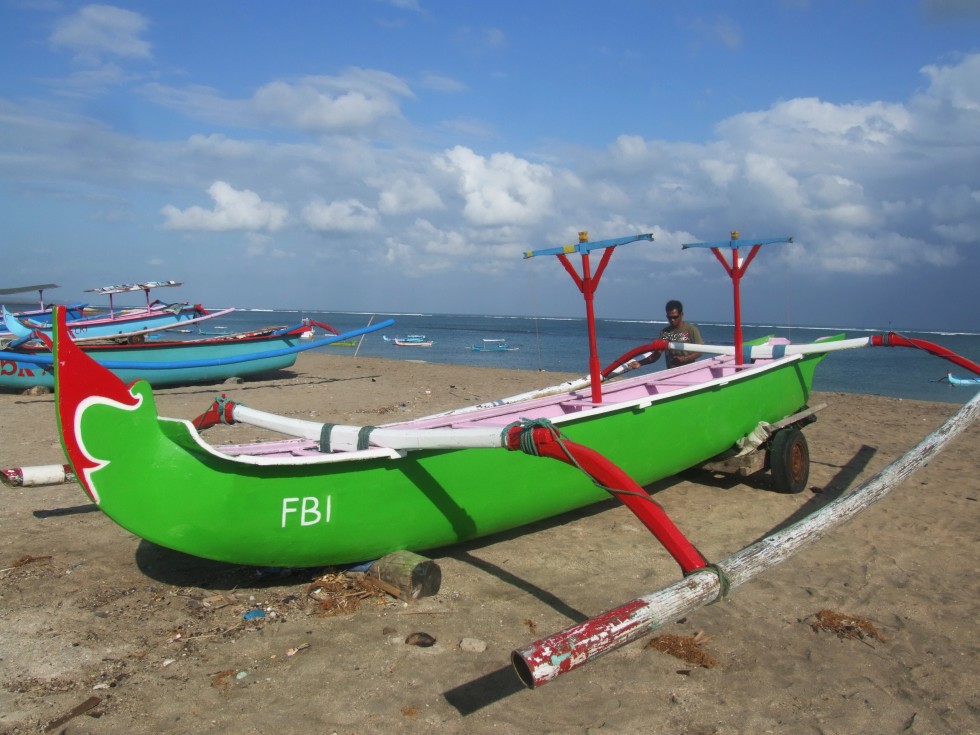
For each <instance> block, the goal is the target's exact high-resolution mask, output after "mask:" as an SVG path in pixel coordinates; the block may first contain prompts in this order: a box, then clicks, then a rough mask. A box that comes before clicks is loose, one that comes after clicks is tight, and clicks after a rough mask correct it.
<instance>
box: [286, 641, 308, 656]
mask: <svg viewBox="0 0 980 735" xmlns="http://www.w3.org/2000/svg"><path fill="white" fill-rule="evenodd" d="M309 647H310V644H309V643H303V644H301V645H299V646H294V647H293V648H290V649H289V650H288V651H286V655H287V656H295V655H296V654H297V653H299V652H300V651H305V650H306V649H307V648H309Z"/></svg>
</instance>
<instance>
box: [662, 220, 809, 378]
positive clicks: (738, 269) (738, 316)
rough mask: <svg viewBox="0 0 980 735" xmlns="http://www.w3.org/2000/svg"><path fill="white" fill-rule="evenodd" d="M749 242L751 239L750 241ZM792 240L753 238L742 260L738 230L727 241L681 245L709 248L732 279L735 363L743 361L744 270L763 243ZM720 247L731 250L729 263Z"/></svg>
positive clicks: (784, 238) (786, 238)
mask: <svg viewBox="0 0 980 735" xmlns="http://www.w3.org/2000/svg"><path fill="white" fill-rule="evenodd" d="M750 242H751V241H750ZM784 242H793V238H792V237H771V238H767V239H765V240H755V241H754V242H752V243H751V248H752V249H751V250H750V251H749V255H748V257H747V258H746V259H745V260H744V261H743V260H740V259H739V252H738V249H739V247H740V246H742V244H743V243H742V242H740V241H739V239H738V231H737V230H736V231H735V232H732V235H731V239H730V240H728V241H725V240H722V241H719V242H692V243H687V244H685V245H682V246H681V247H682V248H683V249H685V250H686V249H687V248H710V249H711V252H712V253H714V254H715V257H716V258H717V259H718V262H719V263H721V265H722V267H723V268H724V269H725V271H726V272H727V273H728V277H729V278H731V279H732V295H733V298H734V302H735V303H734V312H735V313H734V316H735V335H734V344H735V364H736V365H742V364H743V363H744V361H745V358H744V356H743V355H742V342H743V340H742V295H741V282H742V276H744V275H745V271H746V270H748V267H749V264H750V263H751V262H752V261H753V260H754V259H755V256H756V253H758V252H759V248H760V247H762V246H763V245H772V244H775V243H784ZM722 248H729V249H730V250H731V251H732V262H731V264H729V263H728V261H727V260H725V255H724V254H723V253H722Z"/></svg>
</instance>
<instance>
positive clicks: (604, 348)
mask: <svg viewBox="0 0 980 735" xmlns="http://www.w3.org/2000/svg"><path fill="white" fill-rule="evenodd" d="M302 317H309V318H311V319H315V320H317V321H320V322H324V323H327V324H330V325H331V326H333V327H335V328H336V329H338V330H340V331H341V332H344V331H348V330H352V329H358V328H360V327H363V326H365V325H367V324H368V323H369V322H371V323H375V324H376V323H378V322H381V321H383V320H385V319H394V320H395V324H394V325H393V326H390V327H388V328H386V329H384V330H381V331H378V332H372V333H370V334H368V335H366V336H365V337H364V338H363V340H361V341H360V343H359V345H358V346H357V347H354V346H340V345H331V346H327V347H322V348H317V349H318V350H322V351H326V352H329V353H331V354H347V355H353V354H355V350H357V354H359V355H367V356H372V357H385V358H389V359H394V360H424V361H427V362H434V363H444V364H451V365H483V366H492V367H501V368H511V369H521V370H545V371H549V372H565V373H569V372H570V373H579V374H581V375H586V374H588V372H589V369H588V357H589V347H588V334H587V328H586V322H585V319H584V318H567V319H565V318H540V317H539V318H532V317H517V316H477V315H465V314H381V313H378V314H364V313H351V312H324V311H302V312H301V311H261V310H239V311H237V312H234V313H233V314H229V315H228V316H225V317H221V318H220V319H217V320H215V321H214V322H209V323H207V326H203V327H202V329H205V330H208V331H223V330H224V331H232V332H233V331H240V330H244V329H254V328H257V327H263V326H269V325H273V324H276V325H293V324H296V323H298V322H299V321H300V319H301V318H302ZM663 325H664V323H663V322H662V321H652V320H651V321H641V320H611V319H599V320H597V321H596V335H597V344H598V351H599V359H600V363H601V365H602V366H603V367H605V366H606V365H608V364H609V363H611V362H612V361H613V360H614V359H615V358H617V357H619V356H620V355H622V354H624V353H626V352H628V351H629V350H631V349H632V348H634V347H636V346H638V345H641V344H645V343H647V342H649V341H651V340H653V339H656V338H657V337H658V336H659V334H660V329H661V328H662V327H663ZM698 326H699V327H700V328H701V334H702V336H703V338H704V340H705V342H707V343H710V344H732V341H733V330H732V325H730V324H708V323H698ZM742 332H743V336H744V338H745V339H752V338H754V337H760V336H764V335H770V334H775V335H777V336H780V337H786V338H789V339H790V340H792V341H793V342H812V341H814V340H816V339H817V338H819V337H823V336H827V335H834V334H845V335H846V336H847V337H866V336H870V335H873V334H879V333H881V332H880V330H872V329H866V328H860V327H857V328H855V327H847V328H844V327H840V328H836V327H799V326H794V327H786V326H778V325H743V328H742ZM408 334H422V335H425V336H426V338H427V339H431V340H432V341H433V345H432V347H399V346H397V345H395V344H393V343H392V342H387V341H385V340H384V339H383V336H387V337H389V338H391V337H397V336H405V335H408ZM901 334H902V336H905V337H913V338H917V339H923V340H928V341H929V342H933V343H936V344H939V345H941V346H942V347H945V348H947V349H949V350H952V351H953V352H955V353H957V354H959V355H962V356H963V357H966V358H967V359H969V360H972V361H973V362H980V334H972V333H966V334H964V333H943V332H901ZM485 339H498V340H499V339H503V340H506V342H507V343H508V344H509V345H511V346H512V347H517V348H518V349H517V350H516V351H513V352H478V351H474V350H473V349H472V347H473V345H479V344H482V342H483V340H485ZM662 367H663V361H660V362H658V363H657V364H656V365H654V366H653V368H652V369H662ZM950 371H951V372H952V373H953V374H954V375H957V376H959V377H971V376H970V374H969V373H968V372H966V371H964V370H963V369H962V368H960V367H958V366H956V365H954V364H953V363H951V362H948V361H946V360H943V359H941V358H938V357H935V356H933V355H930V354H929V353H927V352H924V351H922V350H917V349H912V348H906V347H866V348H860V349H855V350H844V351H841V352H835V353H831V354H829V355H828V356H827V358H826V359H825V360H824V361H823V362H822V363H821V365H820V366H819V367H818V368H817V372H816V377H815V380H814V390H819V391H832V392H843V393H865V394H871V395H881V396H890V397H893V398H913V399H920V400H927V401H942V402H947V403H966V402H967V401H968V400H969V399H970V398H972V397H973V395H974V390H973V389H971V388H963V387H953V386H951V385H950V384H949V383H948V381H946V380H944V378H945V376H946V374H947V372H950Z"/></svg>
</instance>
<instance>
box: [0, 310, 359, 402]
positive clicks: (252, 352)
mask: <svg viewBox="0 0 980 735" xmlns="http://www.w3.org/2000/svg"><path fill="white" fill-rule="evenodd" d="M316 327H319V328H321V329H323V330H324V331H325V332H327V333H330V334H334V335H338V333H337V330H335V329H334V328H333V327H331V326H329V325H327V324H323V323H321V322H316V321H313V320H311V319H303V320H302V321H301V322H300V323H299V324H296V325H295V326H292V327H269V328H267V329H261V330H254V331H250V332H240V333H233V334H226V335H222V336H212V337H204V338H199V339H187V340H171V341H164V340H155V341H150V342H143V343H126V344H112V343H103V344H85V345H84V346H83V347H81V346H80V349H83V350H84V351H85V353H86V354H87V355H89V356H90V357H91V358H92V359H94V360H96V361H97V362H98V363H99V364H101V365H103V366H104V367H105V368H106V369H108V370H110V371H111V372H112V374H114V375H115V376H116V377H117V378H118V379H119V380H122V381H123V382H126V383H129V382H132V381H134V380H145V381H147V382H148V383H150V384H151V385H153V386H157V387H161V386H169V385H186V384H189V383H208V382H210V383H213V382H220V381H222V380H227V379H228V378H231V377H239V378H240V377H246V376H256V375H260V374H263V373H268V372H272V371H275V370H282V369H285V368H288V367H291V366H292V365H294V364H295V363H296V357H297V355H298V354H299V352H301V351H304V350H306V349H311V348H315V347H318V346H326V345H328V344H332V343H333V342H334V341H337V340H341V341H342V340H346V339H349V338H351V337H353V336H356V335H357V334H363V333H365V331H366V330H363V329H359V330H354V331H352V332H346V333H345V334H343V335H338V336H336V337H328V338H326V339H321V340H315V339H313V333H312V332H313V330H314V328H316ZM367 331H370V330H367ZM76 344H77V343H76ZM53 361H54V357H53V355H52V353H51V351H50V349H49V348H47V347H45V346H43V345H40V346H39V345H36V344H35V345H33V346H30V345H23V346H20V347H18V348H16V349H11V348H7V349H4V350H0V389H5V390H23V389H25V388H31V387H35V386H40V387H48V388H53V387H54V385H55V380H54V371H53V369H52V363H53Z"/></svg>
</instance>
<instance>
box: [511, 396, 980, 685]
mask: <svg viewBox="0 0 980 735" xmlns="http://www.w3.org/2000/svg"><path fill="white" fill-rule="evenodd" d="M978 414H980V393H977V395H976V396H974V397H973V399H972V400H971V401H970V402H969V403H967V404H966V405H965V406H963V408H961V409H960V410H959V411H958V412H957V413H956V414H955V415H953V416H952V417H951V418H950V419H949V420H948V421H947V422H946V423H945V424H943V425H942V426H940V427H939V428H938V429H936V430H935V431H934V432H932V433H931V434H929V435H928V436H927V437H926V438H925V439H923V440H922V441H921V442H920V443H919V444H918V445H916V446H915V447H914V448H912V449H911V450H909V451H908V452H907V453H906V454H905V455H903V456H902V457H900V458H898V459H897V460H895V461H894V462H892V463H891V464H890V465H888V466H887V467H885V468H884V469H883V470H881V472H879V473H878V474H876V475H875V476H874V477H872V478H871V479H869V480H868V481H867V482H865V483H863V484H862V485H860V486H859V487H858V488H857V489H855V490H854V491H853V492H852V493H850V494H848V495H846V496H844V497H841V498H838V499H837V500H835V501H833V502H832V503H829V504H828V505H826V506H825V507H824V508H822V509H821V510H819V511H817V512H815V513H813V514H811V515H809V516H807V517H806V518H804V519H803V520H801V521H799V522H797V523H794V524H793V525H791V526H788V527H787V528H785V529H783V530H781V531H778V532H776V533H774V534H772V535H771V536H767V537H766V538H764V539H762V540H761V541H758V542H756V543H754V544H752V545H751V546H747V547H746V548H744V549H742V550H741V551H738V552H736V553H734V554H732V555H731V556H729V557H728V558H726V559H725V560H724V561H721V562H719V563H718V564H717V565H715V566H716V567H717V571H715V570H713V569H703V570H699V571H695V572H693V573H691V574H690V575H688V576H687V577H685V578H684V579H682V580H680V581H679V582H675V583H674V584H672V585H670V586H668V587H664V588H663V589H661V590H658V591H657V592H654V593H652V594H649V595H645V596H643V597H638V598H636V599H634V600H631V601H630V602H628V603H626V604H625V605H622V606H621V607H618V608H615V609H613V610H610V611H608V612H605V613H603V614H602V615H599V616H597V617H595V618H592V619H591V620H587V621H585V622H584V623H580V624H578V625H575V626H572V627H570V628H566V629H565V630H563V631H561V632H559V633H555V634H554V635H552V636H549V637H548V638H543V639H541V640H539V641H536V642H535V643H531V644H529V645H528V646H525V647H524V648H520V649H517V650H516V651H514V652H513V653H512V654H511V663H512V664H513V666H514V670H515V672H516V673H517V676H518V677H519V678H520V680H521V681H522V682H523V683H524V684H525V686H527V687H529V688H534V687H538V686H541V685H542V684H547V683H548V682H549V681H552V680H554V679H556V678H557V677H558V676H560V675H561V674H564V673H566V672H568V671H571V670H572V669H576V668H578V667H579V666H582V665H583V664H585V663H588V662H589V661H591V660H592V659H594V658H597V657H598V656H601V655H602V654H604V653H608V652H609V651H612V650H614V649H616V648H619V647H620V646H623V645H625V644H627V643H629V642H631V641H634V640H636V639H637V638H641V637H642V636H645V635H647V634H648V633H651V632H653V631H654V630H656V629H657V628H659V627H661V626H662V625H664V624H666V623H668V622H670V621H671V620H676V619H677V618H679V617H682V616H684V615H686V614H688V613H690V612H691V611H693V610H696V609H698V608H700V607H703V606H704V605H706V604H708V603H710V602H713V601H715V600H717V599H718V598H719V597H722V596H724V594H726V593H727V592H728V591H729V590H731V589H734V588H735V587H737V586H739V585H740V584H744V583H745V582H748V581H749V580H750V579H752V578H753V577H755V576H756V575H758V574H761V573H762V572H764V571H766V570H767V569H769V568H771V567H774V566H776V565H777V564H780V563H781V562H783V561H786V559H788V558H789V557H791V556H793V555H794V554H796V553H797V552H798V551H800V550H801V549H802V548H803V547H805V546H806V545H808V544H810V543H812V542H814V541H816V540H817V539H820V538H822V537H823V536H825V535H826V534H827V533H829V532H830V531H831V530H833V529H834V528H836V527H837V526H840V525H841V524H843V523H845V522H846V521H849V520H850V519H851V518H853V517H854V516H856V515H857V514H858V513H860V512H861V511H862V510H864V509H865V508H867V507H868V506H870V505H871V504H872V503H874V502H876V501H878V500H881V498H883V497H884V496H885V495H887V494H888V493H889V492H890V491H891V490H892V489H894V488H895V487H897V486H898V485H900V484H901V483H902V482H904V481H905V480H906V479H907V478H908V477H909V476H910V475H911V474H912V473H913V472H915V471H916V470H918V469H920V468H921V467H922V466H923V465H924V464H926V463H927V462H928V461H929V460H930V459H932V458H933V457H934V456H935V455H936V454H937V453H938V452H939V451H940V450H941V449H943V447H945V445H946V444H947V443H948V442H949V441H950V440H952V439H953V438H954V437H956V436H957V435H959V434H960V433H961V432H962V431H963V430H964V429H966V428H967V427H969V426H970V424H972V423H973V422H974V421H975V420H976V418H977V415H978ZM723 580H724V584H725V588H723V586H722V585H723Z"/></svg>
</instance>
